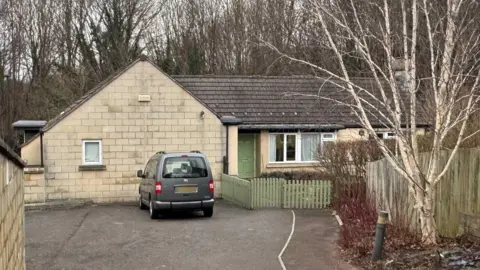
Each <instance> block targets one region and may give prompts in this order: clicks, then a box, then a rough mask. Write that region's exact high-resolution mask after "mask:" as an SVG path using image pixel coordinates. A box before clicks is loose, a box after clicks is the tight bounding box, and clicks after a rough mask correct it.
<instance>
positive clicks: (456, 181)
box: [367, 148, 480, 237]
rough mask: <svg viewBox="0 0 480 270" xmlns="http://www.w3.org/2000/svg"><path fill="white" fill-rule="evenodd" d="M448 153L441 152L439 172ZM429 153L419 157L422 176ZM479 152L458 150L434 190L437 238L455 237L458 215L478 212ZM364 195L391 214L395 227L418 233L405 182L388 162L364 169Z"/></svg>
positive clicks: (417, 222) (375, 163)
mask: <svg viewBox="0 0 480 270" xmlns="http://www.w3.org/2000/svg"><path fill="white" fill-rule="evenodd" d="M450 153H451V152H450V151H442V153H441V159H440V164H439V165H440V166H439V167H440V168H443V167H444V166H445V164H446V163H447V160H448V157H449V156H450ZM428 161H429V153H422V154H421V155H420V166H421V168H422V169H423V171H424V172H425V171H426V170H427V167H428ZM479 182H480V148H472V149H460V150H459V151H458V152H457V154H456V156H455V157H454V159H453V161H452V163H451V164H450V167H449V169H448V170H447V172H446V174H445V176H444V177H443V178H442V180H441V181H440V182H439V184H438V186H437V190H436V201H435V217H436V219H435V220H436V223H437V230H438V231H439V233H440V235H442V236H446V237H455V236H456V235H457V233H458V228H459V225H460V224H459V222H460V213H462V212H464V213H478V212H480V188H479ZM367 193H368V194H369V195H371V196H372V198H374V199H375V203H376V205H377V207H378V208H379V209H385V210H387V211H389V212H390V215H391V220H392V222H394V223H397V224H401V225H406V226H408V227H409V228H410V229H412V230H413V231H419V230H420V224H419V223H420V222H419V215H418V212H417V211H416V209H415V208H414V206H415V199H414V198H413V195H412V194H410V192H409V188H408V182H407V181H405V180H404V179H402V177H401V176H400V174H398V173H397V172H396V171H395V170H394V169H393V167H392V166H390V164H389V163H388V161H387V160H385V159H383V160H379V161H375V162H371V163H369V164H368V165H367Z"/></svg>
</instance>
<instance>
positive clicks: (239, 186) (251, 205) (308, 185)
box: [222, 174, 332, 209]
mask: <svg viewBox="0 0 480 270" xmlns="http://www.w3.org/2000/svg"><path fill="white" fill-rule="evenodd" d="M331 189H332V186H331V182H330V181H325V180H291V181H290V180H289V181H286V180H284V179H281V178H254V179H251V180H250V181H248V180H244V179H240V178H238V177H235V176H230V175H225V174H224V175H222V197H223V198H224V199H225V200H227V201H230V202H232V203H234V204H236V205H238V206H241V207H244V208H247V209H255V208H288V209H303V208H325V207H328V206H329V205H330V201H331Z"/></svg>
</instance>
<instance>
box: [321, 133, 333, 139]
mask: <svg viewBox="0 0 480 270" xmlns="http://www.w3.org/2000/svg"><path fill="white" fill-rule="evenodd" d="M323 139H325V140H333V134H332V133H324V134H323Z"/></svg>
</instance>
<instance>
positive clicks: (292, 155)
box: [287, 135, 297, 161]
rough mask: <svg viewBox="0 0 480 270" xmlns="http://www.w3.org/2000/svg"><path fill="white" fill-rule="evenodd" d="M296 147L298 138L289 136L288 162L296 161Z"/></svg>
mask: <svg viewBox="0 0 480 270" xmlns="http://www.w3.org/2000/svg"><path fill="white" fill-rule="evenodd" d="M296 146H297V136H296V135H287V161H295V150H296Z"/></svg>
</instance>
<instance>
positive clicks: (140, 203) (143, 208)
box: [138, 194, 147, 210]
mask: <svg viewBox="0 0 480 270" xmlns="http://www.w3.org/2000/svg"><path fill="white" fill-rule="evenodd" d="M138 201H139V206H140V209H141V210H145V209H147V206H146V205H145V204H144V203H143V201H142V194H140V196H139V198H138Z"/></svg>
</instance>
